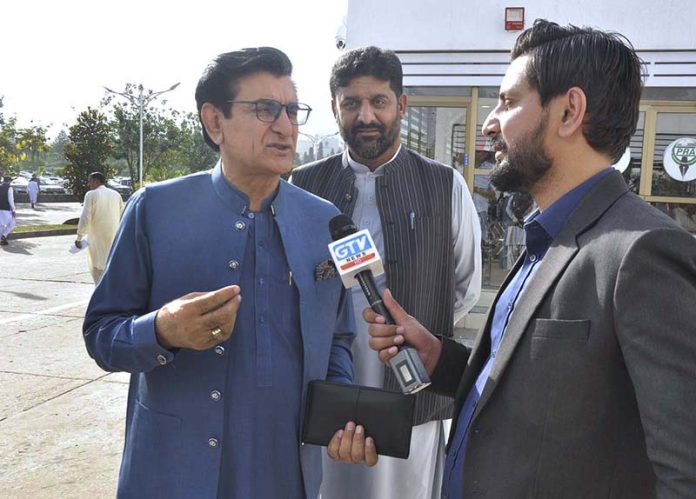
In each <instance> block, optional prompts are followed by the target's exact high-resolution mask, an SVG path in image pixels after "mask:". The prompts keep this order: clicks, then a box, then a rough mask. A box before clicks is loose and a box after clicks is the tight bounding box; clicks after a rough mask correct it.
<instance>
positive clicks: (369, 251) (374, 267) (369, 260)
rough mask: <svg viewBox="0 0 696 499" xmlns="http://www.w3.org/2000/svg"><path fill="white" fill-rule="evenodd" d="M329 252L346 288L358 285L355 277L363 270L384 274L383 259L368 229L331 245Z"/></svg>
mask: <svg viewBox="0 0 696 499" xmlns="http://www.w3.org/2000/svg"><path fill="white" fill-rule="evenodd" d="M329 252H330V253H331V258H333V261H334V263H335V264H336V269H337V270H338V273H339V275H340V276H341V280H342V281H343V285H344V286H345V287H346V288H351V287H353V286H355V285H356V284H358V282H357V281H356V280H355V275H356V274H357V273H358V272H362V271H363V270H367V269H370V270H371V271H372V273H373V274H374V275H380V274H383V273H384V267H383V266H382V259H381V258H380V257H379V253H378V252H377V247H376V246H375V242H374V241H373V240H372V236H371V235H370V232H369V231H368V230H366V229H363V230H360V231H358V232H356V233H354V234H351V235H349V236H347V237H344V238H343V239H339V240H338V241H334V242H332V243H330V244H329Z"/></svg>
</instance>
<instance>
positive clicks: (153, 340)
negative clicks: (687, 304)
mask: <svg viewBox="0 0 696 499" xmlns="http://www.w3.org/2000/svg"><path fill="white" fill-rule="evenodd" d="M291 71H292V65H291V63H290V61H289V59H288V58H287V56H286V55H285V54H283V53H282V52H281V51H279V50H277V49H273V48H265V47H264V48H257V49H244V50H241V51H237V52H230V53H226V54H222V55H220V56H218V57H217V58H216V59H215V60H214V61H213V62H212V63H211V64H210V65H209V66H208V68H207V69H206V70H205V72H204V74H203V76H202V77H201V79H200V81H199V83H198V87H197V89H196V101H197V105H198V112H199V117H200V120H201V123H202V124H203V135H204V138H205V140H206V142H207V143H208V144H209V145H210V146H211V147H213V148H214V149H215V150H217V151H219V152H220V161H219V162H218V163H217V165H215V167H214V168H213V169H212V170H210V171H206V172H201V173H197V174H193V175H189V176H187V177H184V178H179V179H175V180H170V181H166V182H162V183H159V184H153V185H149V186H148V187H146V188H145V189H142V190H141V191H139V192H138V193H137V194H136V195H135V196H133V197H132V198H131V200H130V201H129V203H128V206H127V207H126V210H125V212H124V216H123V222H122V224H121V227H120V229H119V232H118V234H117V236H116V241H115V243H114V249H113V251H112V254H111V255H110V257H109V261H108V262H107V266H106V270H105V273H104V276H103V278H102V281H101V282H100V284H99V285H98V286H97V288H96V290H95V293H94V296H93V298H92V301H91V303H90V305H89V309H88V311H87V316H86V320H85V324H84V337H85V342H86V345H87V349H88V351H89V353H90V355H91V356H92V357H93V358H94V359H95V360H96V362H97V363H98V364H99V365H100V366H101V367H102V368H103V369H106V370H108V371H126V372H130V373H131V374H132V375H131V382H130V391H129V396H128V412H127V421H126V442H125V449H124V453H123V460H122V464H121V473H120V478H119V488H118V496H119V497H138V498H141V497H167V498H191V497H196V498H215V497H224V498H240V499H242V498H243V499H248V498H252V497H255V498H268V499H272V498H284V499H285V498H290V499H292V498H304V497H316V495H317V493H318V489H319V483H320V481H321V458H320V452H321V449H320V448H319V447H315V446H303V445H301V444H300V427H301V421H302V407H303V405H304V404H303V401H304V395H305V390H306V387H307V383H308V382H309V381H311V380H313V379H328V380H330V381H333V382H339V383H350V382H351V381H352V375H353V369H352V362H351V356H350V346H351V342H352V340H353V335H354V333H353V330H354V324H353V319H352V318H351V314H350V310H351V303H350V297H349V296H348V295H346V293H345V292H344V290H343V289H342V287H341V283H340V280H339V279H337V278H324V277H323V275H322V274H321V273H317V272H315V270H316V269H317V267H319V266H321V265H322V264H324V265H325V264H326V261H327V260H328V259H329V252H328V249H327V244H328V243H329V242H330V241H331V237H330V234H329V230H328V222H329V220H330V219H331V218H332V217H333V216H334V215H336V214H337V213H338V210H337V209H336V208H335V207H334V206H333V205H331V204H329V203H327V202H325V201H323V200H321V199H319V198H317V197H315V196H312V195H311V194H308V193H306V192H305V191H302V190H300V189H298V188H296V187H294V186H292V185H290V184H288V183H287V182H285V181H284V180H282V179H281V175H282V174H285V173H287V172H288V171H289V170H290V168H291V166H292V162H293V159H294V156H295V145H296V141H297V134H298V130H297V127H298V125H301V124H303V123H304V122H305V121H306V120H307V117H308V116H309V112H310V108H309V106H307V105H305V104H301V103H299V102H298V101H297V95H296V90H295V85H294V84H293V82H292V80H291V77H290V75H291ZM320 268H321V267H320Z"/></svg>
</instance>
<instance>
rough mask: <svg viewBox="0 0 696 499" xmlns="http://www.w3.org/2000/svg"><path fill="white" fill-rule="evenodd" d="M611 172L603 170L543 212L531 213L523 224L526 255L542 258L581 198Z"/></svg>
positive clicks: (606, 169)
mask: <svg viewBox="0 0 696 499" xmlns="http://www.w3.org/2000/svg"><path fill="white" fill-rule="evenodd" d="M612 170H613V168H605V169H604V170H602V171H601V172H599V173H597V174H596V175H593V176H592V177H590V178H589V179H587V180H585V181H584V182H583V183H582V184H580V185H578V186H577V187H575V188H573V189H572V190H570V191H568V192H567V193H565V194H564V195H563V196H561V197H560V198H559V199H557V200H556V201H555V202H554V203H552V204H551V206H549V207H548V208H546V209H545V210H544V211H543V212H540V211H539V210H536V211H535V212H534V213H532V214H531V215H530V216H529V217H528V218H527V221H526V222H525V224H524V233H525V245H526V246H527V251H528V253H530V254H534V255H537V257H541V256H543V255H544V254H545V253H546V251H547V250H548V249H549V246H551V242H552V241H553V240H554V239H555V238H556V236H557V235H558V234H559V233H560V232H561V229H562V228H563V225H565V223H566V220H568V217H569V216H570V214H571V213H572V212H573V210H575V208H576V207H577V206H578V204H580V201H582V198H584V197H585V195H586V194H587V193H588V192H589V191H590V189H592V187H594V186H595V185H596V184H597V183H599V181H600V180H602V179H603V178H604V177H606V176H607V175H608V174H609V173H611V171H612Z"/></svg>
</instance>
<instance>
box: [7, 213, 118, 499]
mask: <svg viewBox="0 0 696 499" xmlns="http://www.w3.org/2000/svg"><path fill="white" fill-rule="evenodd" d="M39 208H41V206H39ZM40 213H41V211H40V210H37V214H40ZM44 213H45V212H44ZM52 213H53V214H54V215H55V214H57V213H63V214H65V213H73V211H71V210H70V209H65V210H52ZM73 239H74V236H59V237H43V238H32V239H18V240H13V241H10V245H9V246H3V247H2V248H0V276H2V277H0V351H2V355H0V496H1V497H3V498H12V499H14V498H17V499H19V498H21V499H26V498H31V499H42V498H46V499H49V498H51V499H53V498H90V499H92V498H106V497H115V490H116V478H117V475H118V465H119V462H120V458H121V448H122V443H123V427H124V416H125V410H126V405H125V400H126V393H127V388H128V386H127V384H126V383H127V376H126V375H124V374H122V373H119V374H108V373H106V372H103V371H101V370H100V369H99V368H98V367H97V366H96V364H95V363H94V362H93V361H92V359H90V358H89V356H88V355H87V353H86V351H85V347H84V344H83V341H82V333H81V326H82V318H83V316H84V311H85V308H86V306H87V301H88V300H89V297H90V295H91V294H92V290H93V288H94V285H93V284H92V279H91V277H90V275H89V273H88V271H87V262H86V255H85V254H84V253H81V254H77V255H71V254H70V253H68V251H67V249H68V247H69V246H70V243H71V242H72V241H73Z"/></svg>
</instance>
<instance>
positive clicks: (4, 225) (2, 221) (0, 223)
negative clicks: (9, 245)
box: [0, 187, 17, 237]
mask: <svg viewBox="0 0 696 499" xmlns="http://www.w3.org/2000/svg"><path fill="white" fill-rule="evenodd" d="M7 200H8V201H9V203H10V211H8V210H0V236H3V237H7V236H9V235H10V232H12V229H14V228H15V225H17V219H16V218H15V217H13V216H12V212H13V211H14V212H17V209H16V208H15V203H14V192H13V190H12V187H10V188H9V189H8V190H7Z"/></svg>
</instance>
